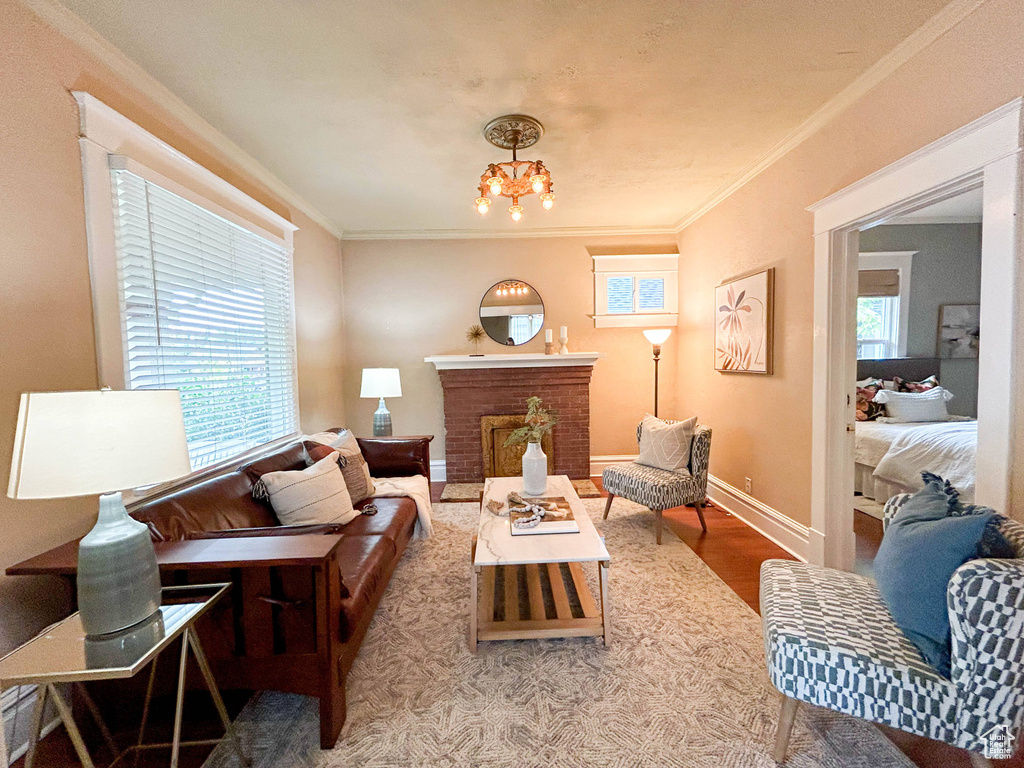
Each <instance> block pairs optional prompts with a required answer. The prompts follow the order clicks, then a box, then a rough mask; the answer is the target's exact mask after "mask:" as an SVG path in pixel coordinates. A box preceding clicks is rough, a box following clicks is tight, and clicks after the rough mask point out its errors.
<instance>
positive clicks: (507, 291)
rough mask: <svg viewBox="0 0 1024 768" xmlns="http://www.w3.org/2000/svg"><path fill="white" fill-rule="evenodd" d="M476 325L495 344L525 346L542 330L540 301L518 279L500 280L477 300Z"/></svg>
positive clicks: (530, 289) (536, 294)
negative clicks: (477, 318) (478, 315)
mask: <svg viewBox="0 0 1024 768" xmlns="http://www.w3.org/2000/svg"><path fill="white" fill-rule="evenodd" d="M480 325H482V326H483V329H484V330H485V331H487V335H488V336H490V337H491V338H492V339H494V340H495V341H496V342H498V343H499V344H504V345H505V346H508V347H517V346H519V345H520V344H525V343H526V342H528V341H529V340H530V339H532V338H533V337H534V336H536V335H537V334H538V333H540V329H541V328H543V327H544V302H543V301H542V300H541V298H540V294H539V293H537V291H536V290H535V289H534V287H533V286H532V285H530V284H528V283H524V282H523V281H522V280H502V281H501V282H500V283H495V284H494V285H492V286H491V287H490V288H488V289H487V293H485V294H484V297H483V299H481V300H480Z"/></svg>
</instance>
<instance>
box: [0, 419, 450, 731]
mask: <svg viewBox="0 0 1024 768" xmlns="http://www.w3.org/2000/svg"><path fill="white" fill-rule="evenodd" d="M334 431H338V430H337V429H335V430H334ZM430 440H431V437H429V436H419V437H399V438H372V439H361V440H359V443H360V447H361V449H362V451H363V455H364V456H365V458H366V459H367V463H368V464H369V467H370V472H371V474H372V475H374V476H375V477H395V476H406V475H416V474H419V475H425V476H426V477H427V479H428V480H429V478H430V452H429V444H430ZM307 448H308V449H309V450H310V453H314V451H315V448H314V446H313V445H312V444H306V446H304V445H303V444H302V443H294V444H292V445H289V446H287V447H285V448H283V449H281V450H278V451H276V452H274V453H272V454H269V455H267V456H263V457H261V458H259V459H257V460H256V461H253V462H250V463H249V464H247V465H245V466H243V467H241V468H240V469H237V470H234V471H230V472H225V473H223V474H219V475H215V476H213V477H209V478H206V479H204V480H202V481H201V482H197V483H195V484H193V485H189V486H186V487H184V488H181V489H178V490H176V491H175V492H173V493H171V494H169V495H165V496H161V497H158V498H156V499H154V500H152V501H148V502H145V503H142V504H140V505H137V506H133V507H132V508H131V514H132V516H133V517H135V518H136V519H138V520H140V521H142V522H144V523H146V524H147V525H148V526H149V528H150V531H151V532H152V534H153V538H154V541H155V542H156V548H157V557H158V561H159V562H160V564H161V573H162V575H163V578H164V581H165V583H175V584H182V583H204V582H212V581H230V582H232V585H233V589H232V593H231V597H230V599H229V600H224V601H221V602H222V605H221V606H220V608H219V610H217V609H215V610H214V611H211V613H210V614H209V615H208V617H207V618H206V619H204V621H203V622H201V623H200V625H199V627H198V629H199V632H200V634H201V638H202V641H203V644H204V646H205V647H206V650H207V655H208V656H209V657H210V661H211V664H212V665H213V667H214V672H215V675H216V677H217V680H218V683H219V684H220V685H221V687H223V688H227V689H231V688H238V689H249V690H279V691H286V692H292V693H301V694H306V695H312V696H317V697H318V698H319V699H320V743H321V747H322V748H324V749H327V748H330V747H332V746H334V744H335V742H336V741H337V738H338V735H339V733H340V731H341V727H342V725H343V724H344V721H345V677H346V676H347V674H348V671H349V669H350V668H351V666H352V662H353V661H354V659H355V657H356V653H357V651H358V650H359V646H360V644H361V643H362V640H363V637H364V635H365V634H366V630H367V628H368V627H369V624H370V621H371V619H372V618H373V613H374V610H375V609H376V607H377V603H378V602H379V601H380V598H381V596H382V595H383V593H384V590H385V588H386V587H387V585H388V582H389V580H390V578H391V574H392V573H393V572H394V569H395V566H396V565H397V564H398V561H399V559H400V558H401V556H402V553H403V552H404V551H405V548H406V545H407V544H408V543H409V540H410V539H411V538H412V535H413V530H414V525H415V521H416V506H415V503H414V502H413V501H412V500H411V499H408V498H382V499H368V500H366V501H364V502H361V503H360V504H357V505H356V506H357V507H358V508H364V507H366V506H367V505H368V504H371V503H372V504H374V505H375V506H376V508H377V512H376V513H375V514H373V515H372V516H371V515H361V516H359V517H357V518H356V519H355V520H353V521H352V522H350V523H348V524H346V525H343V526H339V525H321V526H287V527H283V526H281V524H280V523H279V521H278V520H277V518H276V517H275V516H274V513H273V510H272V508H271V507H270V506H269V505H268V504H266V503H264V502H260V501H256V500H254V499H253V497H252V486H253V484H254V483H255V482H256V480H258V479H259V477H260V476H261V475H263V474H265V473H266V472H273V471H277V470H289V469H301V468H304V467H305V466H306V451H307ZM314 456H315V453H314ZM296 536H297V537H301V538H299V539H294V538H291V537H296ZM268 537H275V538H273V539H268ZM281 537H289V538H287V539H285V538H281ZM323 537H330V539H325V538H323ZM211 539H217V540H222V539H231V540H232V541H220V542H215V541H210V540H211ZM257 540H259V542H258V546H257V545H256V542H257ZM175 542H179V543H175ZM71 544H75V543H74V542H71V543H69V545H65V547H64V549H67V548H68V547H69V546H70V545H71ZM307 550H308V551H313V550H315V551H316V553H317V554H316V556H315V557H305V556H304V555H303V553H304V552H306V551H307ZM61 551H62V548H57V549H56V550H52V551H51V552H50V553H46V554H44V555H40V556H38V557H37V558H33V559H32V560H30V561H26V562H25V563H21V564H19V565H18V566H14V567H12V568H11V569H9V570H8V573H11V574H19V573H20V574H39V573H62V574H63V575H69V576H70V575H71V574H73V572H74V571H73V564H72V567H71V569H70V570H69V569H68V568H67V564H66V563H64V564H63V565H61V563H60V561H61V556H60V555H58V554H56V553H59V552H61ZM73 551H74V552H75V553H77V546H75V547H74V550H73ZM249 551H251V552H252V553H253V559H252V560H251V561H248V558H247V557H246V553H247V552H249ZM325 553H326V554H325ZM63 557H64V559H65V560H66V559H67V557H68V555H67V554H66V553H65V554H64V555H63ZM220 563H223V567H220Z"/></svg>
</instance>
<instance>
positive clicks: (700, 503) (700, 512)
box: [694, 501, 708, 533]
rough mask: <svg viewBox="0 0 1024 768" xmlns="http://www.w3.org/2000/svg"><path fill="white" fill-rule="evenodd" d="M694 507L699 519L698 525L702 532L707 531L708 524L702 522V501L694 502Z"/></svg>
mask: <svg viewBox="0 0 1024 768" xmlns="http://www.w3.org/2000/svg"><path fill="white" fill-rule="evenodd" d="M694 507H696V508H697V518H698V519H699V520H700V527H701V529H702V530H703V531H704V533H707V532H708V524H707V523H705V522H704V502H703V501H698V502H697V503H696V504H694Z"/></svg>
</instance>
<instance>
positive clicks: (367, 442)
mask: <svg viewBox="0 0 1024 768" xmlns="http://www.w3.org/2000/svg"><path fill="white" fill-rule="evenodd" d="M433 439H434V436H433V435H413V436H409V437H360V438H359V448H360V450H361V451H362V452H363V456H364V457H365V458H366V463H367V464H368V465H369V466H370V474H371V475H373V476H374V477H406V476H408V475H424V476H425V477H426V478H427V482H430V441H431V440H433Z"/></svg>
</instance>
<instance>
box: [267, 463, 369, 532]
mask: <svg viewBox="0 0 1024 768" xmlns="http://www.w3.org/2000/svg"><path fill="white" fill-rule="evenodd" d="M260 480H261V481H262V483H263V485H264V486H265V487H266V489H267V496H268V497H269V498H270V505H271V506H272V507H273V508H274V514H275V515H277V519H278V520H280V521H281V524H282V525H310V524H317V523H342V524H344V523H347V522H349V521H351V520H354V519H355V518H356V517H357V516H358V515H359V510H357V509H353V508H352V498H351V497H350V496H349V494H348V488H346V487H345V478H344V477H343V476H342V474H341V468H340V467H339V466H338V453H337V451H334V452H332V453H331V455H330V456H327V457H325V458H323V459H320V461H318V462H316V463H315V464H314V465H313V466H311V467H306V468H305V469H296V470H290V471H284V472H268V473H267V474H265V475H263V476H262V477H260Z"/></svg>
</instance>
